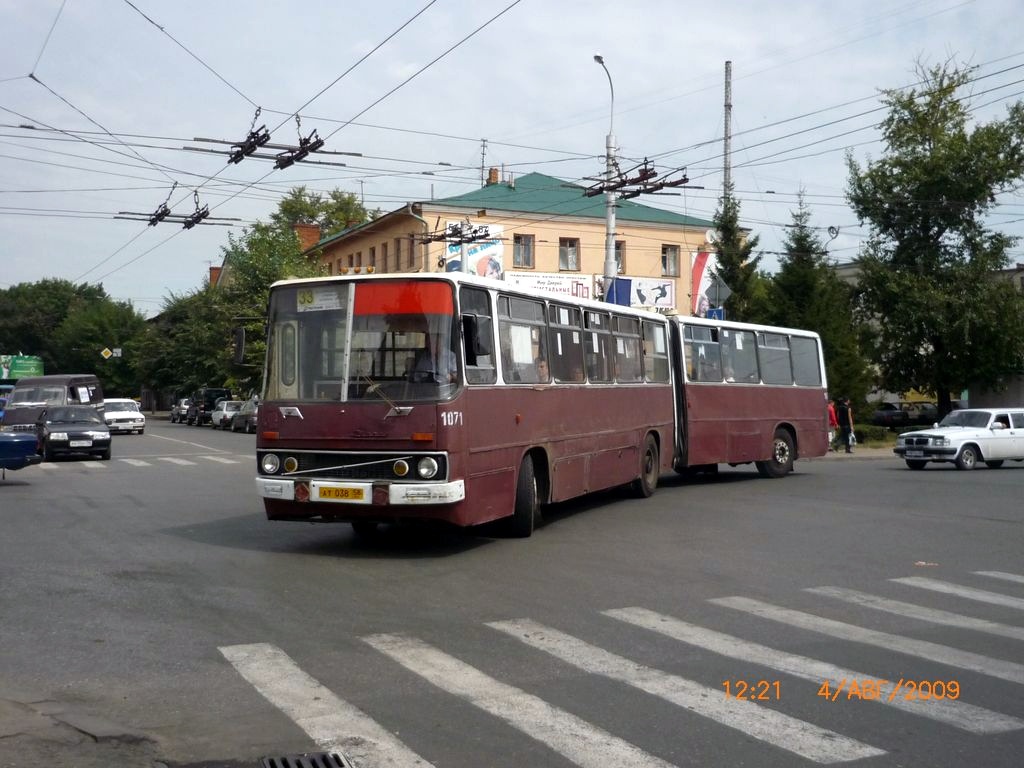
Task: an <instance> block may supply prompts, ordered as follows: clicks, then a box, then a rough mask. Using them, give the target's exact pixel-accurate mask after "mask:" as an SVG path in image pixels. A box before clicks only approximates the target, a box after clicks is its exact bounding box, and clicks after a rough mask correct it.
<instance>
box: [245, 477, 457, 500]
mask: <svg viewBox="0 0 1024 768" xmlns="http://www.w3.org/2000/svg"><path fill="white" fill-rule="evenodd" d="M297 487H298V488H299V489H300V490H299V491H298V492H296V488H297ZM256 494H257V495H258V496H259V497H260V498H262V499H275V500H278V501H310V502H315V503H327V504H369V505H374V506H384V505H388V506H410V505H423V504H454V503H455V502H457V501H463V500H464V499H465V498H466V483H465V481H463V480H453V481H452V482H449V483H377V484H374V483H346V482H337V481H332V480H310V481H304V480H299V481H296V480H288V479H283V478H282V479H278V478H269V477H257V478H256Z"/></svg>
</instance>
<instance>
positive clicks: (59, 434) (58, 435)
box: [50, 432, 68, 440]
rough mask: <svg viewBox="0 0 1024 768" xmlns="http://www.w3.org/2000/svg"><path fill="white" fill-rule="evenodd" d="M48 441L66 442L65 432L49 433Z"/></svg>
mask: <svg viewBox="0 0 1024 768" xmlns="http://www.w3.org/2000/svg"><path fill="white" fill-rule="evenodd" d="M50 439H51V440H67V439H68V433H67V432H51V433H50Z"/></svg>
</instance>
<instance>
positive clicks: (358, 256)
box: [356, 251, 363, 269]
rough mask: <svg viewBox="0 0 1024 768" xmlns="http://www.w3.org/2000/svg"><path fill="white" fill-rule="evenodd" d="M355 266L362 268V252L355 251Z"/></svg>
mask: <svg viewBox="0 0 1024 768" xmlns="http://www.w3.org/2000/svg"><path fill="white" fill-rule="evenodd" d="M356 266H357V267H359V268H360V269H362V266H363V252H362V251H356Z"/></svg>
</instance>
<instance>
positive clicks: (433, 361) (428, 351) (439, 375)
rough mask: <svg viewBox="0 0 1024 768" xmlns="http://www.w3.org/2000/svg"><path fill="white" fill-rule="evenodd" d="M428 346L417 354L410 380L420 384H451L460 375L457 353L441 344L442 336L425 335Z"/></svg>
mask: <svg viewBox="0 0 1024 768" xmlns="http://www.w3.org/2000/svg"><path fill="white" fill-rule="evenodd" d="M424 338H425V339H426V346H425V347H423V348H422V349H421V350H419V351H418V352H417V353H416V358H415V360H414V361H413V364H412V371H411V372H410V374H409V380H410V381H412V382H419V383H430V382H433V383H435V384H451V383H452V382H453V381H455V378H456V375H457V374H458V370H459V368H458V365H457V363H456V360H455V353H454V352H452V350H451V349H450V348H449V347H447V346H446V345H444V344H443V343H441V340H440V336H438V335H436V334H432V333H425V334H424Z"/></svg>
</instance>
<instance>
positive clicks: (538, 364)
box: [533, 357, 551, 383]
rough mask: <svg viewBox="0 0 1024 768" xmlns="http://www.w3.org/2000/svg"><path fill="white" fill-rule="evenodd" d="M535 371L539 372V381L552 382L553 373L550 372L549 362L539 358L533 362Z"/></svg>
mask: <svg viewBox="0 0 1024 768" xmlns="http://www.w3.org/2000/svg"><path fill="white" fill-rule="evenodd" d="M533 367H534V370H536V372H537V381H539V382H541V383H546V382H548V381H551V373H550V372H549V371H548V361H547V360H545V359H544V358H543V357H538V358H537V359H536V360H535V361H534V362H533Z"/></svg>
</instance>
